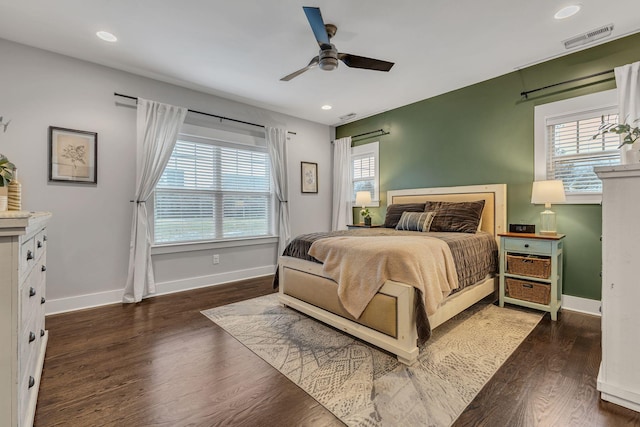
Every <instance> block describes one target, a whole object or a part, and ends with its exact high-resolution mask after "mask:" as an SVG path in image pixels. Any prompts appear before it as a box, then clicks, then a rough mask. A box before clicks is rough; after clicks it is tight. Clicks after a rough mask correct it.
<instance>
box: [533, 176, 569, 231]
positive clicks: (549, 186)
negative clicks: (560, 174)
mask: <svg viewBox="0 0 640 427" xmlns="http://www.w3.org/2000/svg"><path fill="white" fill-rule="evenodd" d="M565 200H566V197H565V195H564V184H563V183H562V181H561V180H559V179H556V180H549V181H535V182H534V183H533V189H532V191H531V203H533V204H543V203H544V208H545V210H544V211H543V212H540V234H548V235H555V234H557V231H556V214H555V212H553V211H552V210H551V203H562V202H564V201H565Z"/></svg>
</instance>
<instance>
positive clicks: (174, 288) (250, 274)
mask: <svg viewBox="0 0 640 427" xmlns="http://www.w3.org/2000/svg"><path fill="white" fill-rule="evenodd" d="M275 271H276V266H275V265H267V266H264V267H256V268H250V269H247V270H238V271H229V272H226V273H220V274H211V275H208V276H200V277H190V278H188V279H181V280H173V281H170V282H162V283H156V293H155V294H153V295H149V296H147V297H146V298H151V297H155V296H159V295H167V294H172V293H175V292H182V291H188V290H190V289H198V288H205V287H207V286H216V285H222V284H224V283H229V282H236V281H238V280H246V279H253V278H256V277H261V276H268V275H270V274H273V273H274V272H275ZM123 292H124V290H123V289H116V290H112V291H106V292H97V293H94V294H86V295H76V296H72V297H67V298H58V299H50V300H47V304H46V308H47V309H46V314H47V315H50V314H58V313H66V312H69V311H76V310H83V309H86V308H93V307H99V306H102V305H108V304H117V303H121V302H122V294H123Z"/></svg>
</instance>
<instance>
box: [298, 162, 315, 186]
mask: <svg viewBox="0 0 640 427" xmlns="http://www.w3.org/2000/svg"><path fill="white" fill-rule="evenodd" d="M300 169H301V170H300V176H301V179H302V186H301V189H302V192H303V193H317V192H318V164H317V163H309V162H301V163H300Z"/></svg>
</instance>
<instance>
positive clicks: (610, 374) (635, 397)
mask: <svg viewBox="0 0 640 427" xmlns="http://www.w3.org/2000/svg"><path fill="white" fill-rule="evenodd" d="M595 171H596V173H597V174H598V177H600V179H602V186H603V189H602V363H601V364H600V372H599V373H598V390H599V391H600V393H601V394H600V395H601V397H602V399H604V400H608V401H610V402H613V403H616V404H618V405H622V406H625V407H627V408H630V409H633V410H635V411H640V369H638V360H639V355H640V308H639V307H640V271H639V268H640V227H639V226H638V221H640V165H623V166H615V167H601V168H595Z"/></svg>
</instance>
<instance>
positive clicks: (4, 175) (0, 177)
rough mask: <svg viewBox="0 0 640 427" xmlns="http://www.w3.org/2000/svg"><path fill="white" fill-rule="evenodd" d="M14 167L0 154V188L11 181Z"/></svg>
mask: <svg viewBox="0 0 640 427" xmlns="http://www.w3.org/2000/svg"><path fill="white" fill-rule="evenodd" d="M15 168H16V167H15V165H14V164H13V163H11V162H10V161H9V159H7V156H5V155H4V154H0V187H5V186H6V185H7V184H9V183H10V182H11V180H12V179H13V170H14V169H15Z"/></svg>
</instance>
